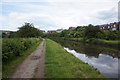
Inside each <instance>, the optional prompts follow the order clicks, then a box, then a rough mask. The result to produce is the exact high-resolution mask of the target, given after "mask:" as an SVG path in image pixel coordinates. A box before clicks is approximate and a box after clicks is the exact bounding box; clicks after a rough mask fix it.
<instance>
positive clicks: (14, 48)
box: [2, 38, 40, 62]
mask: <svg viewBox="0 0 120 80" xmlns="http://www.w3.org/2000/svg"><path fill="white" fill-rule="evenodd" d="M39 40H40V38H27V39H25V38H13V39H3V41H2V60H3V62H6V61H8V60H10V59H12V58H14V57H16V56H20V55H23V54H22V52H23V51H25V50H27V49H28V48H30V47H31V46H32V45H34V44H36V42H38V41H39Z"/></svg>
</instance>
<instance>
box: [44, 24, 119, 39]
mask: <svg viewBox="0 0 120 80" xmlns="http://www.w3.org/2000/svg"><path fill="white" fill-rule="evenodd" d="M43 37H48V38H50V37H64V38H84V39H90V38H97V39H106V40H119V39H120V31H119V30H114V31H113V30H101V29H100V28H99V27H95V26H93V25H91V24H90V25H88V26H78V27H77V28H76V29H74V30H63V31H62V32H61V33H52V34H45V35H44V36H43Z"/></svg>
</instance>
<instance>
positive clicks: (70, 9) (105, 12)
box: [0, 0, 119, 31]
mask: <svg viewBox="0 0 120 80" xmlns="http://www.w3.org/2000/svg"><path fill="white" fill-rule="evenodd" d="M118 2H119V0H29V1H28V0H19V1H18V0H3V1H1V2H0V12H1V13H0V26H2V27H0V30H12V31H16V30H18V27H21V26H22V25H24V23H25V22H29V23H32V24H33V25H34V26H35V27H36V28H38V29H41V30H45V31H47V30H56V29H61V28H63V29H68V28H69V27H70V26H73V27H77V26H83V25H88V24H93V25H100V24H109V23H112V22H117V21H118Z"/></svg>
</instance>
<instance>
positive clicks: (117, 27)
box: [99, 22, 120, 30]
mask: <svg viewBox="0 0 120 80" xmlns="http://www.w3.org/2000/svg"><path fill="white" fill-rule="evenodd" d="M99 27H100V29H103V30H120V22H114V23H110V24H104V25H99Z"/></svg>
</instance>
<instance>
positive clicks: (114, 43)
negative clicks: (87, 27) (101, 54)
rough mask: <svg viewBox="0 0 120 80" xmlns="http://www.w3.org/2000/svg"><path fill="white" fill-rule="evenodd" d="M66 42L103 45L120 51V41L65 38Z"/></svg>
mask: <svg viewBox="0 0 120 80" xmlns="http://www.w3.org/2000/svg"><path fill="white" fill-rule="evenodd" d="M64 39H65V40H70V41H76V42H85V43H92V44H98V45H103V46H109V47H112V48H117V49H120V46H118V45H120V41H119V40H103V39H95V38H91V39H86V40H85V39H83V38H64Z"/></svg>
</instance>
